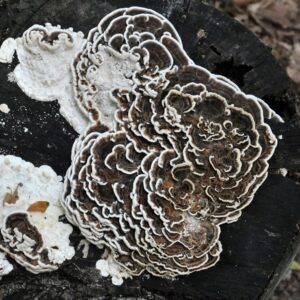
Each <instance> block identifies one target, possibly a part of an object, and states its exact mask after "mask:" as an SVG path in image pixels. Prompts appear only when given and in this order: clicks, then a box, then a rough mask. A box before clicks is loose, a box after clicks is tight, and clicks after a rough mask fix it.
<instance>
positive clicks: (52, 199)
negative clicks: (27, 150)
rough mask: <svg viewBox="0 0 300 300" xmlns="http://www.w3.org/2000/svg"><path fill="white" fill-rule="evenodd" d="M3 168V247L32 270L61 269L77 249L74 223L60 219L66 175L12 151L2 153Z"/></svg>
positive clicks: (0, 190)
mask: <svg viewBox="0 0 300 300" xmlns="http://www.w3.org/2000/svg"><path fill="white" fill-rule="evenodd" d="M0 170H1V173H0V183H1V184H0V205H1V214H0V250H1V251H3V252H5V253H7V254H8V255H9V256H10V257H12V258H13V259H14V260H15V261H16V262H18V263H19V264H20V265H22V266H24V267H25V268H26V269H27V270H28V271H30V272H32V273H41V272H49V271H53V270H56V269H58V267H59V266H60V265H61V264H62V263H63V262H64V261H65V260H67V259H71V258H72V257H73V255H74V253H75V252H74V248H73V247H71V246H70V241H69V235H70V234H71V232H72V226H70V225H69V224H65V223H62V222H60V221H59V217H60V216H62V215H64V211H63V208H62V207H61V204H60V201H59V199H60V197H61V194H62V191H63V184H62V182H61V180H62V178H61V177H60V176H57V175H56V174H55V172H54V171H53V170H52V169H51V168H50V167H49V166H41V167H39V168H37V167H34V165H33V164H31V163H29V162H26V161H24V160H22V159H21V158H19V157H16V156H11V155H7V156H4V155H0Z"/></svg>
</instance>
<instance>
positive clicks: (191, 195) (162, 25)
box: [62, 7, 282, 284]
mask: <svg viewBox="0 0 300 300" xmlns="http://www.w3.org/2000/svg"><path fill="white" fill-rule="evenodd" d="M107 53H113V54H111V56H110V58H108V56H107ZM124 55H126V57H128V58H130V59H129V60H128V61H127V66H128V69H127V67H126V68H123V67H121V66H118V70H117V71H116V73H117V75H116V76H117V77H116V78H118V80H119V82H120V85H119V87H118V86H117V84H116V82H114V80H112V79H111V77H110V76H108V77H105V73H106V72H107V71H106V70H107V65H106V63H108V62H109V63H110V64H111V63H112V68H113V69H114V70H115V69H117V68H116V67H115V65H117V64H119V63H121V60H120V57H124ZM112 57H113V58H112ZM133 57H135V59H133ZM131 61H132V62H133V61H134V62H135V66H136V68H134V67H133V66H134V63H131ZM123 66H124V65H123ZM125 70H127V71H128V73H127V75H125V74H126V73H125ZM119 71H120V72H119ZM73 72H74V92H75V97H76V101H78V103H79V104H80V105H81V108H82V109H83V111H86V112H90V111H91V110H93V109H96V110H97V109H98V110H100V111H99V115H100V117H99V120H98V121H97V122H95V123H94V124H93V125H91V126H90V127H89V128H88V129H87V130H86V132H85V133H84V134H82V135H81V136H80V137H79V138H78V140H77V141H76V142H75V143H74V145H73V150H72V165H71V167H70V168H69V170H68V172H67V176H66V179H65V193H64V198H63V201H62V203H63V206H64V208H65V211H66V216H67V218H68V220H69V221H70V222H71V223H72V224H74V225H76V226H78V227H79V229H80V230H81V233H82V234H83V235H84V236H85V237H86V239H87V240H88V241H90V242H91V243H93V244H95V245H97V246H98V247H103V245H104V246H106V247H107V248H108V249H110V255H109V256H108V258H103V259H101V260H100V261H99V262H98V264H97V268H99V269H100V270H101V274H102V275H103V276H107V275H109V274H110V275H112V276H113V278H115V279H114V280H115V281H116V279H118V280H117V283H118V284H119V283H121V280H120V278H122V276H121V275H120V276H119V275H116V274H118V273H120V270H119V269H117V270H116V269H115V267H114V266H115V264H118V265H119V266H120V267H122V268H123V270H124V272H125V274H129V275H131V276H135V275H140V274H141V273H143V272H144V271H146V270H147V271H148V272H150V273H152V274H153V275H156V276H161V277H168V278H170V277H175V276H178V275H185V274H190V273H191V272H194V271H199V270H203V269H207V268H209V267H212V266H213V265H215V264H216V262H217V261H218V260H219V256H220V253H221V251H222V247H221V243H220V241H219V236H220V225H222V224H225V223H230V222H234V221H237V220H238V218H239V217H240V215H241V211H242V209H243V208H245V207H246V206H247V205H249V203H250V202H251V201H252V200H253V197H254V194H255V192H256V191H257V189H258V188H259V186H260V185H261V184H262V183H263V182H264V180H265V179H266V176H267V170H268V160H269V159H270V157H271V156H272V154H273V152H274V150H275V148H276V145H277V140H276V137H275V136H274V134H273V133H272V131H271V128H270V127H269V126H268V125H267V124H266V120H267V119H273V120H275V121H282V119H281V118H280V116H278V115H277V114H276V113H275V112H274V111H272V110H271V108H270V107H269V106H268V105H267V104H266V103H264V102H263V101H262V100H260V99H258V98H256V97H254V96H251V95H246V94H244V93H243V92H241V90H240V89H239V88H238V87H237V86H236V84H234V83H233V82H231V81H230V80H229V79H227V78H225V77H223V76H219V75H214V74H211V73H210V72H209V71H208V70H206V69H204V68H202V67H200V66H197V65H195V64H194V63H193V62H192V60H191V59H190V58H189V57H188V55H187V54H186V53H185V51H184V50H183V48H182V43H181V40H180V38H179V36H178V34H177V32H176V30H175V29H174V27H173V26H172V25H171V24H170V23H169V22H168V21H167V20H166V19H165V18H164V17H162V16H161V15H159V14H157V13H155V12H153V11H151V10H148V9H144V8H138V7H132V8H128V9H119V10H116V11H114V12H112V13H111V14H109V15H107V16H106V17H105V18H103V19H102V20H101V22H100V23H99V25H98V27H97V28H95V29H93V30H91V32H90V33H89V36H88V40H87V43H86V44H85V46H84V48H83V50H82V51H81V53H79V54H78V55H77V57H76V59H75V60H74V65H73ZM120 76H121V77H120ZM120 78H121V79H120ZM112 103H114V104H112ZM107 127H108V128H109V129H110V130H109V131H107Z"/></svg>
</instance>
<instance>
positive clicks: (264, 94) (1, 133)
mask: <svg viewBox="0 0 300 300" xmlns="http://www.w3.org/2000/svg"><path fill="white" fill-rule="evenodd" d="M126 5H127V6H129V5H140V6H145V7H149V8H153V9H155V10H157V11H158V12H160V13H162V14H163V15H165V16H166V17H168V18H169V19H170V20H171V22H173V23H174V25H175V27H176V28H177V30H178V32H179V34H180V35H181V37H182V39H183V43H184V46H185V48H186V49H187V51H188V53H189V54H190V55H191V57H192V58H193V59H194V60H195V62H196V63H198V64H200V65H203V66H204V67H207V68H208V69H209V70H211V71H214V72H218V73H221V74H223V75H226V76H228V77H230V78H231V79H232V80H233V81H235V82H236V83H238V84H239V85H240V86H241V87H242V88H243V89H244V90H245V91H246V92H248V93H253V94H255V95H257V96H259V97H261V98H263V99H265V100H266V101H267V102H268V103H269V104H270V105H271V107H273V108H274V109H276V110H277V111H278V112H279V113H281V114H282V115H283V117H284V118H285V119H286V124H284V125H280V126H279V125H277V126H276V128H274V130H275V131H276V133H277V134H282V135H283V136H284V138H283V140H280V142H279V147H278V150H277V151H276V154H275V156H274V158H273V159H272V163H271V171H274V170H275V169H276V168H290V169H297V168H299V166H300V158H299V157H300V145H299V143H300V139H299V135H300V133H299V128H297V127H295V126H296V125H295V126H294V127H292V124H290V121H289V119H290V118H295V116H296V109H295V103H294V100H295V98H294V94H293V92H292V90H291V89H290V86H289V81H288V79H287V77H286V75H285V73H284V72H283V71H282V70H281V69H280V67H279V66H278V64H277V63H276V62H275V60H274V58H273V57H272V56H271V54H270V51H269V50H268V49H266V48H265V47H264V46H263V45H262V44H261V43H260V42H259V41H258V39H257V38H256V37H255V36H254V35H253V34H252V33H250V32H249V31H248V30H246V29H245V28H244V27H243V26H242V25H240V24H238V23H237V22H235V21H234V20H232V19H230V18H229V17H228V16H225V15H224V14H222V13H221V12H219V11H217V10H215V9H213V8H212V7H208V6H206V5H204V4H202V3H201V2H200V0H191V1H184V0H172V1H157V0H148V1H147V0H145V1H141V0H139V1H137V0H134V1H121V0H110V1H101V0H85V1H81V0H64V1H59V0H47V1H41V0H23V1H21V0H20V1H5V2H2V5H1V7H0V20H1V21H0V40H1V41H3V40H4V39H5V38H6V37H8V36H14V37H17V36H19V35H21V34H22V32H23V31H24V30H25V29H26V28H28V27H29V26H31V25H32V24H34V23H44V22H51V23H52V24H61V25H62V26H63V27H70V26H72V27H74V29H75V30H82V31H84V33H87V32H88V30H89V29H90V28H91V27H93V26H95V25H96V24H97V23H98V21H99V20H100V19H101V18H102V17H103V16H104V15H105V14H107V13H108V12H110V11H112V10H113V9H116V8H118V7H122V6H126ZM15 64H16V61H15V62H14V64H12V65H11V66H10V67H9V70H8V71H7V66H5V65H0V103H2V102H5V103H7V104H8V105H9V107H10V109H11V111H10V113H9V114H7V115H3V114H2V115H1V120H0V122H1V124H0V152H1V153H7V154H8V153H9V154H16V155H20V156H21V157H22V158H24V159H26V160H29V161H32V162H33V163H35V164H36V165H41V164H49V165H51V166H53V168H54V169H55V170H56V171H57V172H58V173H60V174H62V175H63V174H64V172H65V171H66V169H67V167H68V165H69V163H70V149H71V146H72V142H73V141H74V139H75V138H76V134H75V132H74V131H73V130H72V129H71V128H70V126H69V125H68V124H67V123H66V122H65V121H64V119H63V118H62V117H61V116H60V115H59V113H58V105H57V103H54V102H51V103H41V102H36V101H34V100H31V99H29V98H28V97H26V96H25V95H24V94H23V93H22V92H21V91H20V89H19V88H18V87H17V86H16V85H15V84H13V83H9V82H8V81H7V73H8V72H10V71H12V70H13V68H14V65H15ZM25 127H26V128H28V129H29V130H28V132H27V133H26V132H24V128H25ZM299 195H300V185H297V184H295V183H294V182H293V181H291V180H289V179H287V178H284V177H283V176H280V175H274V174H271V175H270V176H269V178H268V179H267V181H266V182H265V184H264V185H263V186H262V187H261V188H260V190H259V191H258V193H257V195H256V196H255V199H254V201H253V203H252V204H251V205H250V206H249V207H248V208H247V209H246V210H245V211H244V212H243V216H242V218H241V219H240V220H239V221H238V222H237V223H235V224H230V225H225V226H223V228H222V229H223V230H222V237H221V241H222V243H223V248H224V251H223V253H222V255H221V261H220V263H218V265H217V266H216V267H214V268H212V269H210V270H207V271H202V272H199V273H194V274H192V275H190V276H186V277H182V278H178V279H176V280H174V281H169V280H163V279H159V278H154V277H151V276H148V275H144V276H142V277H140V278H135V279H133V280H127V281H126V282H125V284H124V285H123V286H121V287H116V286H113V285H112V284H111V283H110V280H109V279H105V278H101V277H100V276H99V274H98V272H97V271H96V270H95V268H94V266H95V261H96V260H97V258H98V257H99V255H100V252H99V250H97V249H96V248H94V247H92V248H91V251H90V253H89V257H88V259H83V258H82V255H81V252H80V251H78V252H77V254H76V257H75V259H74V260H72V261H71V262H68V263H66V264H65V265H64V266H63V267H62V268H61V269H60V270H59V271H57V272H53V273H48V274H41V275H38V276H36V275H33V274H30V273H28V272H26V271H24V269H22V268H21V267H16V269H15V270H14V271H13V272H12V273H11V274H10V275H8V276H6V277H4V278H3V279H2V281H1V282H0V299H9V300H11V299H112V298H114V299H118V298H120V297H141V298H142V299H214V300H215V299H232V300H236V299H251V300H253V299H267V297H268V296H269V295H270V293H271V292H272V289H273V288H274V287H275V285H276V283H277V282H278V279H279V277H280V276H281V275H282V273H283V271H284V269H285V268H286V267H287V265H288V263H289V261H290V260H291V258H292V257H293V255H294V253H295V250H296V248H297V245H298V242H299V235H300V229H299V228H300V227H299V226H300V201H299ZM79 240H80V236H79V234H78V232H77V231H75V233H74V235H73V241H74V244H75V245H76V244H78V241H79Z"/></svg>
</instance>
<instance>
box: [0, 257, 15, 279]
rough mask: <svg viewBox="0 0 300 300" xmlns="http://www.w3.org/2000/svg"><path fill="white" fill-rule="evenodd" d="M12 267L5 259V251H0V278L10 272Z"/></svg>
mask: <svg viewBox="0 0 300 300" xmlns="http://www.w3.org/2000/svg"><path fill="white" fill-rule="evenodd" d="M12 269H13V266H12V264H11V263H10V262H9V261H8V260H7V258H6V255H5V253H3V252H0V279H1V278H2V277H3V276H4V275H7V274H8V273H10V272H11V271H12Z"/></svg>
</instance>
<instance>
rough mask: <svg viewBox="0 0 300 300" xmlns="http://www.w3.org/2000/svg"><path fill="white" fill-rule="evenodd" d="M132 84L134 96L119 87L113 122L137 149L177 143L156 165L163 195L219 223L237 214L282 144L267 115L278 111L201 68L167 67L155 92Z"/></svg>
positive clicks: (145, 150)
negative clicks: (117, 105)
mask: <svg viewBox="0 0 300 300" xmlns="http://www.w3.org/2000/svg"><path fill="white" fill-rule="evenodd" d="M135 90H139V93H137V92H136V93H134V96H133V97H132V96H130V95H128V93H126V92H125V93H122V92H115V94H114V95H115V97H116V99H117V102H119V104H120V105H119V107H120V108H119V109H118V110H117V112H116V120H117V122H118V128H119V129H120V130H124V131H125V132H126V135H127V138H128V139H129V141H131V142H132V143H133V145H134V148H135V149H136V150H137V151H138V152H141V153H145V154H148V153H151V152H158V153H160V152H162V151H164V150H165V149H172V151H173V152H172V154H169V159H165V160H164V161H163V165H162V167H161V168H155V169H151V172H155V177H156V178H157V182H156V184H155V189H156V190H157V192H158V193H159V194H160V196H162V197H165V198H166V199H167V200H168V201H171V202H174V204H175V208H176V209H182V210H187V211H189V212H190V213H191V214H192V215H196V216H198V217H201V216H209V218H213V219H215V220H214V222H216V223H217V224H221V223H224V222H226V223H228V222H230V221H235V220H237V219H238V217H239V216H240V214H241V209H243V208H244V207H245V206H247V205H248V204H249V203H250V202H251V200H252V199H253V196H254V194H255V192H256V190H257V189H258V187H259V186H260V185H261V184H262V183H263V181H264V180H265V178H266V176H267V170H268V166H269V165H268V160H269V159H270V157H271V156H272V154H273V152H274V150H275V148H276V145H277V140H276V137H275V136H274V134H273V133H272V131H271V128H270V127H269V125H268V124H266V122H265V119H268V118H270V119H272V118H273V119H274V120H277V121H278V120H280V117H279V116H278V115H277V114H276V113H275V112H274V111H272V110H271V109H270V108H269V107H268V105H267V104H265V103H264V104H263V106H262V105H261V100H260V99H258V98H256V97H254V96H251V95H245V94H244V93H242V92H241V91H240V90H239V89H238V87H236V86H235V85H234V84H232V83H229V82H226V81H225V80H224V79H223V78H221V77H220V76H215V75H213V74H211V73H209V72H208V71H207V70H205V69H203V68H201V67H198V66H184V67H182V68H181V69H179V70H177V71H176V72H169V73H168V74H167V75H166V83H165V84H164V85H157V97H155V98H153V97H149V96H148V94H147V91H144V90H143V89H142V88H141V87H139V88H136V89H135ZM124 103H126V104H125V105H124ZM161 164H162V162H161ZM180 195H181V196H180ZM173 198H174V199H175V200H173ZM180 199H181V200H180Z"/></svg>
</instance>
